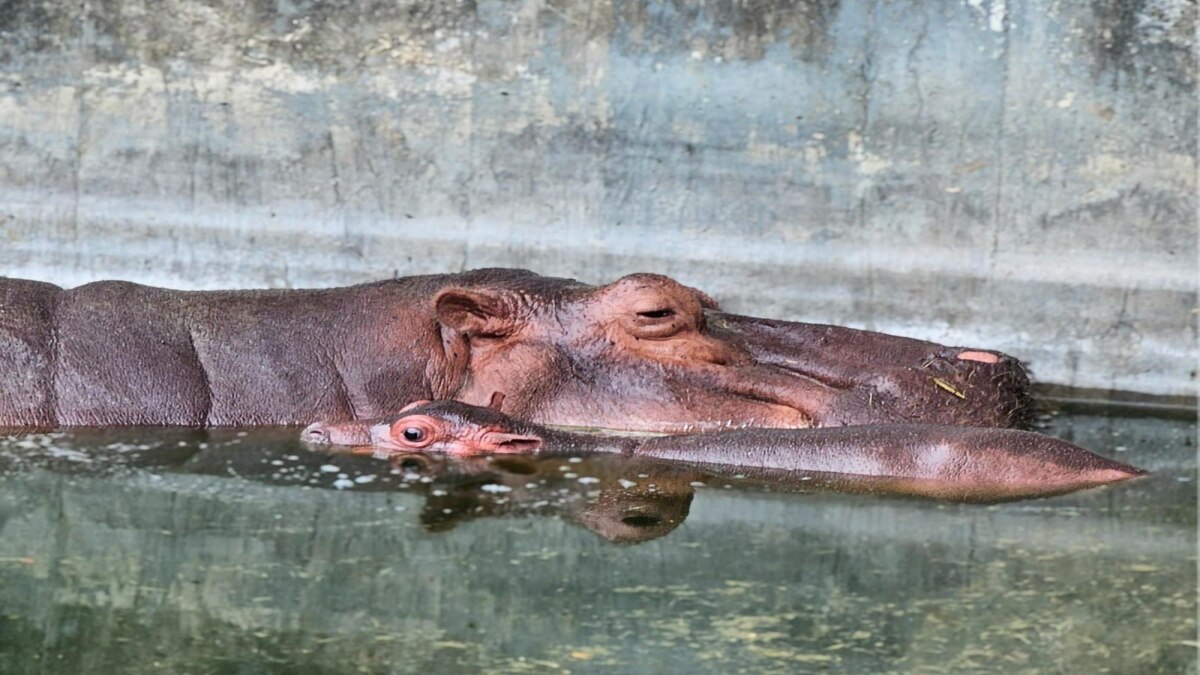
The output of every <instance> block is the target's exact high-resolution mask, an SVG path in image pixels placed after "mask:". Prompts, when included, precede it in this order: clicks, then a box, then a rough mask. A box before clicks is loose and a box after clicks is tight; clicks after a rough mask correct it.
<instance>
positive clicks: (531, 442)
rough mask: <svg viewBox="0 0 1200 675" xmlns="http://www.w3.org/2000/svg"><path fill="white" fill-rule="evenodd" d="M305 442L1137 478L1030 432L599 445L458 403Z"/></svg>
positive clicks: (1033, 487) (946, 479)
mask: <svg viewBox="0 0 1200 675" xmlns="http://www.w3.org/2000/svg"><path fill="white" fill-rule="evenodd" d="M303 438H304V440H306V441H309V442H312V443H318V444H326V443H331V444H335V445H349V446H357V447H356V448H355V449H354V450H353V451H352V452H356V453H363V454H365V453H371V454H375V455H377V456H381V457H388V456H389V455H391V454H392V453H413V452H424V451H430V452H441V453H447V454H451V455H456V456H460V457H471V456H477V455H489V454H537V453H540V454H546V453H551V454H552V453H572V454H575V453H587V452H618V453H622V454H630V455H639V456H646V457H654V458H658V459H664V460H669V461H672V462H677V463H682V464H690V465H696V466H704V467H724V468H725V469H728V470H729V471H732V472H735V473H738V474H742V475H748V476H750V477H752V478H753V477H755V476H760V477H763V478H770V477H771V476H782V480H784V481H788V480H796V476H797V475H798V474H807V475H810V476H820V477H822V479H823V480H827V481H828V480H830V477H831V476H832V477H836V478H835V479H833V480H834V482H837V483H839V484H840V485H841V487H840V488H839V489H843V490H848V491H874V492H882V493H888V494H908V495H915V496H924V497H933V498H939V499H952V500H955V501H982V502H986V501H1000V500H1007V499H1019V498H1025V497H1033V496H1047V495H1052V494H1061V493H1065V492H1071V491H1074V490H1079V489H1083V488H1087V487H1094V486H1097V485H1104V484H1107V483H1113V482H1117V481H1122V480H1126V479H1129V478H1134V477H1136V476H1140V475H1142V474H1144V473H1145V472H1143V471H1141V470H1140V469H1137V468H1135V467H1132V466H1129V465H1126V464H1122V463H1120V462H1116V461H1113V460H1109V459H1106V458H1104V457H1100V456H1099V455H1096V454H1094V453H1091V452H1089V451H1087V450H1085V449H1083V448H1080V447H1077V446H1074V445H1071V444H1070V443H1067V442H1066V441H1062V440H1059V439H1056V438H1051V437H1048V436H1044V435H1041V434H1036V433H1033V432H1029V431H1019V430H1014V429H990V428H972V427H957V426H939V425H920V424H901V425H878V426H867V427H837V428H829V429H810V430H786V429H740V430H731V431H720V432H711V433H701V434H691V435H683V436H662V437H653V438H645V437H641V438H633V437H615V438H614V437H598V436H589V435H583V434H571V433H566V432H562V431H555V430H551V429H546V428H544V427H539V426H536V425H532V424H525V423H521V422H518V421H515V420H513V419H511V418H509V417H507V416H506V415H504V414H502V413H500V412H499V411H497V410H494V409H491V408H480V407H475V406H469V405H465V404H462V403H459V402H456V401H437V402H430V401H418V402H416V403H413V404H411V405H410V406H408V407H407V408H405V410H404V411H402V412H401V413H400V414H399V415H398V416H397V417H395V418H391V419H387V420H372V421H362V422H343V423H333V424H322V423H317V424H313V425H310V426H309V427H308V428H307V429H305V430H304V432H303Z"/></svg>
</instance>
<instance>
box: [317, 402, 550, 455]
mask: <svg viewBox="0 0 1200 675" xmlns="http://www.w3.org/2000/svg"><path fill="white" fill-rule="evenodd" d="M499 398H500V397H496V398H495V400H494V401H496V400H499ZM543 435H544V432H540V430H538V429H537V428H536V427H534V426H532V425H526V424H523V423H521V422H518V421H516V420H514V419H512V418H510V417H508V416H507V415H504V414H503V413H500V412H498V411H496V410H494V409H492V408H478V407H475V406H469V405H466V404H463V403H460V402H458V401H415V402H413V403H410V404H409V405H407V406H405V407H404V409H402V410H401V411H400V412H399V413H398V414H397V415H395V416H393V417H388V418H384V419H377V420H352V421H349V422H317V423H314V424H310V425H309V426H308V427H306V428H305V429H304V431H303V432H301V438H302V440H304V441H306V442H308V443H312V444H316V445H325V444H329V445H340V446H350V447H357V448H362V449H363V450H362V451H361V452H363V453H367V452H369V453H371V454H375V455H378V456H384V457H391V456H396V457H405V458H408V457H411V456H414V455H415V454H416V453H426V452H435V453H444V454H449V455H459V456H469V455H482V454H503V453H529V452H535V451H536V450H537V449H538V448H540V447H541V445H542V440H543V439H542V436H543Z"/></svg>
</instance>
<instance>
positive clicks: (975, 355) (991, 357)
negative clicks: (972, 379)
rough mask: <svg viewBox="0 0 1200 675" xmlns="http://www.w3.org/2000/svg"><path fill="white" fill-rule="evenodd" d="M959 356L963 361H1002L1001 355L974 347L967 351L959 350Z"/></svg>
mask: <svg viewBox="0 0 1200 675" xmlns="http://www.w3.org/2000/svg"><path fill="white" fill-rule="evenodd" d="M958 358H960V359H962V360H963V361H978V362H979V363H1000V357H999V356H997V355H995V354H993V353H991V352H981V351H977V350H974V349H968V350H967V351H965V352H959V353H958Z"/></svg>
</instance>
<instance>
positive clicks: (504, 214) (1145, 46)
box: [0, 0, 1197, 395]
mask: <svg viewBox="0 0 1200 675" xmlns="http://www.w3.org/2000/svg"><path fill="white" fill-rule="evenodd" d="M1195 11H1196V10H1195V4H1194V3H1191V2H1188V1H1187V0H1140V1H1139V0H1131V1H1124V2H1122V1H1120V0H1095V1H1094V2H1091V3H1087V4H1081V3H1071V2H1064V1H1060V0H1022V1H1017V0H1008V1H1005V0H966V2H962V3H959V2H950V1H947V2H921V1H919V0H897V1H895V2H880V1H879V0H800V1H795V0H779V1H769V0H763V1H755V2H734V1H731V0H718V1H715V2H705V3H684V2H666V1H663V2H659V1H657V0H630V1H626V0H620V1H618V2H615V3H592V2H581V1H579V0H553V1H550V2H546V1H544V0H513V1H510V2H501V1H499V0H472V1H463V0H458V1H457V2H451V1H445V2H439V3H418V2H405V1H402V2H367V3H340V2H314V1H310V0H294V1H279V2H265V1H262V0H259V1H254V2H246V1H244V0H215V1H213V2H208V3H199V2H189V1H186V0H167V1H166V2H155V3H151V2H147V1H145V0H143V1H141V2H138V1H133V2H118V1H116V0H104V1H100V2H96V1H92V2H85V3H82V4H81V3H78V2H69V1H68V0H44V1H42V2H26V3H21V2H17V3H7V4H4V5H0V242H2V244H0V273H3V274H8V275H13V276H27V277H33V278H39V279H46V280H50V281H55V282H57V283H61V284H65V285H73V284H76V283H82V282H86V281H90V280H94V279H98V278H104V277H119V278H126V279H133V280H137V281H144V282H149V283H157V284H163V285H169V286H174V287H198V288H205V287H207V288H211V287H227V286H285V285H292V286H307V285H326V284H341V283H349V282H356V281H361V280H366V279H371V278H377V277H380V276H388V275H393V274H399V275H404V274H411V273H424V272H431V271H446V270H458V269H462V268H469V267H478V266H488V265H506V266H524V267H530V268H533V269H536V270H538V271H541V272H544V273H551V274H562V275H570V276H576V277H579V278H581V279H584V280H588V281H604V280H609V279H612V278H614V277H615V276H617V275H619V274H622V273H625V272H631V271H638V270H649V271H658V272H663V273H667V274H671V275H674V276H676V277H678V278H680V279H681V280H683V281H685V282H687V283H691V284H694V285H697V286H700V287H702V288H704V289H706V290H708V291H710V292H711V293H712V294H714V295H715V296H717V297H718V298H719V299H721V300H722V301H723V302H724V304H725V305H726V307H728V308H731V309H735V310H742V311H751V312H754V313H758V314H765V315H772V316H780V317H787V318H800V319H808V320H822V321H830V322H837V323H846V324H851V325H858V326H867V327H872V328H876V329H881V330H888V331H894V332H900V333H906V334H911V335H917V336H920V337H925V338H929V339H934V340H939V341H945V342H950V343H957V344H968V345H988V346H996V347H999V348H1003V349H1006V350H1008V351H1011V352H1013V353H1015V354H1017V355H1019V356H1021V357H1023V358H1025V359H1028V360H1030V361H1031V362H1032V363H1033V365H1034V369H1035V374H1036V375H1037V376H1038V377H1039V378H1040V379H1042V380H1044V381H1050V382H1056V383H1061V384H1067V385H1073V386H1081V387H1094V388H1102V389H1106V388H1112V389H1118V390H1134V391H1142V392H1149V393H1155V394H1171V395H1181V394H1194V390H1195V386H1196V362H1197V348H1196V345H1197V330H1196V315H1195V314H1194V313H1193V311H1192V310H1193V309H1194V307H1195V306H1196V304H1197V303H1196V282H1197V280H1196V274H1197V231H1196V227H1197V222H1196V207H1197V205H1196V187H1197V175H1196V131H1197V129H1196V110H1197V103H1196V95H1195V80H1196V63H1195V53H1194V51H1193V47H1194V44H1193V43H1194V28H1195Z"/></svg>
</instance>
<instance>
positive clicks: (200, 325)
mask: <svg viewBox="0 0 1200 675" xmlns="http://www.w3.org/2000/svg"><path fill="white" fill-rule="evenodd" d="M0 373H4V377H2V378H0V427H23V428H31V427H61V426H97V425H187V426H235V425H288V424H301V423H307V422H310V421H312V420H314V419H323V420H332V421H337V420H350V419H365V418H373V417H380V416H383V415H387V414H391V413H394V412H395V411H397V410H399V408H400V407H401V406H402V405H404V404H405V403H406V402H408V401H411V400H414V399H418V398H442V399H456V400H459V401H463V402H466V403H472V404H476V405H483V404H486V403H487V401H488V397H490V396H491V395H492V393H493V392H497V391H500V392H503V393H504V394H505V396H506V397H507V399H506V403H505V410H506V411H507V412H510V413H512V414H513V415H515V416H517V417H519V418H522V419H527V420H530V421H533V422H539V423H544V424H560V425H578V426H595V427H605V428H613V429H629V430H646V431H659V432H685V431H691V430H707V429H719V428H730V427H742V426H760V427H794V428H803V427H811V426H820V427H828V426H841V425H859V424H880V423H896V422H930V423H939V424H963V425H974V426H1001V427H1003V426H1020V425H1022V424H1023V423H1025V421H1026V420H1027V419H1028V418H1029V413H1030V405H1029V399H1028V393H1027V392H1028V379H1027V377H1026V375H1025V372H1024V370H1023V368H1022V366H1021V364H1020V363H1019V362H1018V361H1017V360H1015V359H1013V358H1011V357H1009V356H1006V355H1004V354H1000V353H998V352H993V351H989V350H985V349H979V348H974V347H971V348H957V347H945V346H942V345H937V344H934V343H931V342H924V341H921V340H914V339H909V338H902V337H895V336H890V335H884V334H880V333H873V332H869V331H860V330H854V329H849V328H840V327H835V326H824V325H819V324H804V323H795V322H787V321H776V320H770V319H758V318H753V317H745V316H738V315H735V314H729V313H725V312H722V311H720V310H719V308H718V307H717V304H716V303H715V302H714V301H713V300H712V299H711V298H709V297H708V296H706V295H705V294H703V293H701V292H699V291H697V290H695V289H692V288H688V287H686V286H683V285H681V284H679V283H677V282H675V281H674V280H672V279H669V278H667V277H663V276H659V275H653V274H634V275H629V276H626V277H623V278H621V279H618V280H617V281H615V282H613V283H611V284H607V285H603V286H589V285H586V284H582V283H579V282H576V281H573V280H568V279H558V278H551V277H543V276H539V275H536V274H533V273H531V272H527V271H522V270H508V269H491V270H477V271H473V272H466V273H462V274H449V275H435V276H424V277H409V278H403V279H392V280H387V281H380V282H375V283H370V284H363V285H359V286H351V287H346V288H333V289H321V290H250V291H173V290H165V289H159V288H151V287H147V286H141V285H137V284H132V283H127V282H121V281H103V282H97V283H93V284H88V285H85V286H80V287H78V288H73V289H68V290H64V289H60V288H58V287H56V286H53V285H50V284H46V283H41V282H34V281H23V280H18V279H3V278H0Z"/></svg>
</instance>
